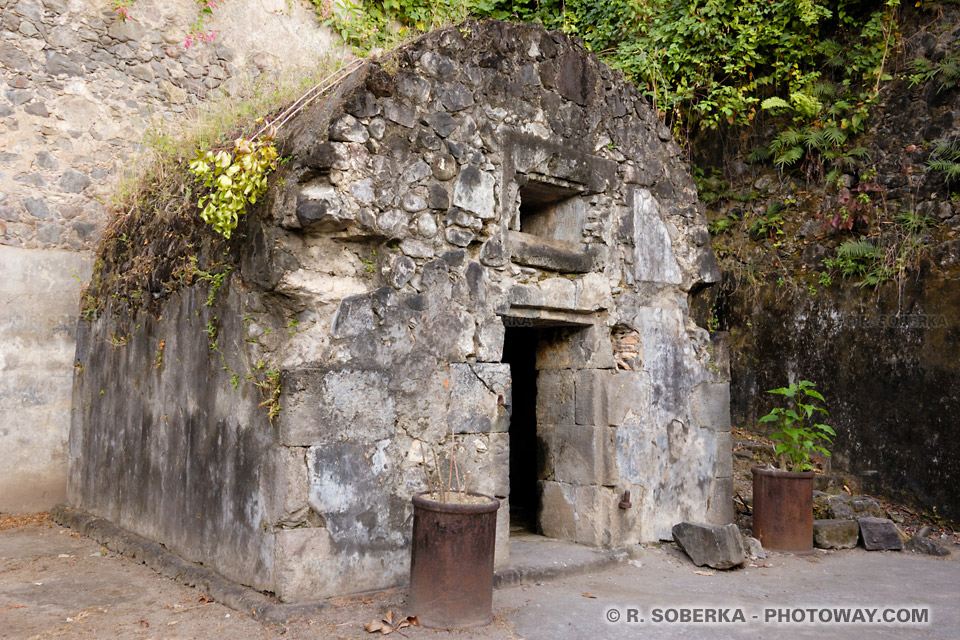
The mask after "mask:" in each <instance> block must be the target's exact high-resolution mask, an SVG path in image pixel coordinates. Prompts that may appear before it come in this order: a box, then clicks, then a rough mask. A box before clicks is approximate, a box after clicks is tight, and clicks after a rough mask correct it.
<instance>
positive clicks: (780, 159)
mask: <svg viewBox="0 0 960 640" xmlns="http://www.w3.org/2000/svg"><path fill="white" fill-rule="evenodd" d="M802 157H803V147H790V148H789V149H787V150H786V151H784V152H783V153H779V154H777V156H776V157H775V158H774V159H773V163H774V164H776V165H777V167H778V168H780V169H783V168H784V167H789V166H790V165H792V164H793V163H795V162H796V161H797V160H799V159H800V158H802Z"/></svg>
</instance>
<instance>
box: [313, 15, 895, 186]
mask: <svg viewBox="0 0 960 640" xmlns="http://www.w3.org/2000/svg"><path fill="white" fill-rule="evenodd" d="M313 2H314V4H316V5H317V6H318V12H319V13H320V15H321V16H322V17H323V18H324V20H325V21H326V23H327V24H330V25H331V26H333V27H334V28H336V29H337V30H338V31H339V32H340V34H341V35H342V36H343V38H344V40H345V41H347V42H348V43H350V44H352V45H354V47H355V48H357V49H358V50H359V51H361V52H368V51H370V50H372V49H373V48H375V47H380V46H385V45H388V44H389V43H391V42H394V41H396V39H397V38H398V37H401V36H403V35H409V32H411V31H416V30H425V29H429V28H432V27H435V26H439V25H440V24H444V23H449V22H451V21H455V20H458V19H460V18H462V17H463V16H465V15H468V14H469V15H471V16H475V17H480V18H483V17H492V18H498V19H502V20H516V21H524V22H540V23H542V24H543V25H544V26H545V27H547V28H548V29H561V30H563V31H564V32H566V33H569V34H571V35H575V36H578V37H580V38H582V39H583V41H584V43H585V44H586V46H587V48H589V49H590V50H592V51H594V52H596V53H598V54H599V55H601V56H602V57H603V58H604V59H605V61H606V62H607V63H608V64H610V65H611V66H613V67H615V68H618V69H621V70H622V71H623V72H624V73H625V74H626V75H627V76H628V77H629V78H630V79H631V80H633V82H634V83H635V84H636V85H637V86H638V87H639V88H640V89H641V91H642V92H643V93H644V94H645V95H646V96H648V97H649V98H650V99H651V101H652V102H653V105H654V107H655V108H656V109H657V110H658V111H659V112H660V114H661V116H662V117H663V118H664V120H665V121H666V122H667V123H668V124H669V125H671V127H672V128H673V129H674V131H675V132H676V133H679V134H681V138H686V139H689V138H690V137H691V136H693V135H695V134H696V133H697V132H698V131H702V130H712V129H717V128H719V127H722V126H751V125H753V124H755V123H756V122H757V121H759V120H763V119H764V118H774V119H775V120H776V121H778V122H780V123H781V126H780V127H779V130H778V131H776V132H775V134H774V136H773V138H772V139H771V140H770V141H769V142H768V143H767V144H766V145H762V146H760V147H759V148H758V149H757V151H756V152H755V153H754V155H753V159H754V160H756V161H760V160H770V161H771V162H773V163H774V164H776V165H777V166H778V167H780V168H788V167H791V166H795V165H797V164H798V163H801V162H802V163H804V164H806V165H808V166H807V170H808V172H813V173H816V174H817V175H821V173H820V172H821V171H822V165H823V161H824V160H826V161H833V160H835V159H837V158H840V157H841V156H843V153H844V152H843V147H844V145H845V144H846V143H847V141H848V139H849V138H850V137H851V136H852V135H854V134H856V133H858V132H859V131H861V130H862V129H863V127H864V123H865V121H866V119H867V116H868V112H869V108H870V106H871V105H872V103H873V101H874V100H875V99H876V96H877V92H878V91H879V88H880V84H881V82H882V81H884V80H886V79H888V78H889V75H888V74H887V73H886V71H885V66H886V63H887V61H888V60H889V58H890V54H891V52H892V50H893V49H894V48H895V47H896V46H897V45H898V29H897V9H898V7H899V4H900V2H899V0H885V1H881V0H874V1H873V2H860V1H856V0H841V1H840V2H823V1H820V0H746V1H741V2H734V1H733V0H681V1H676V0H647V1H645V2H639V1H637V0H602V1H601V0H537V1H533V0H349V1H348V2H346V3H344V5H343V8H342V9H339V8H336V7H333V6H332V4H331V3H330V2H329V0H313Z"/></svg>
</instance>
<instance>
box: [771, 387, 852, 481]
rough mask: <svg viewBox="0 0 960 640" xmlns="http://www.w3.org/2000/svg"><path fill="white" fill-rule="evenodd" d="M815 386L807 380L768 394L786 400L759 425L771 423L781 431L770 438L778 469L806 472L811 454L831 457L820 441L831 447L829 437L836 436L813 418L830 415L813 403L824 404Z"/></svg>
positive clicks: (834, 432)
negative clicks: (778, 463) (777, 461)
mask: <svg viewBox="0 0 960 640" xmlns="http://www.w3.org/2000/svg"><path fill="white" fill-rule="evenodd" d="M815 386H816V385H814V384H813V383H812V382H810V381H809V380H801V381H800V382H798V383H796V384H791V385H790V386H788V387H781V388H779V389H771V390H769V391H767V393H774V394H777V395H781V396H783V397H784V398H786V399H787V401H786V406H785V407H776V408H774V409H773V410H772V411H771V412H770V413H768V414H767V415H765V416H763V417H762V418H760V422H763V423H767V422H769V423H774V424H775V426H777V427H779V428H780V430H779V431H777V432H775V433H773V434H771V435H770V439H771V440H773V441H774V442H775V443H776V446H775V449H774V450H775V453H776V454H777V455H778V456H780V467H781V469H784V470H789V471H793V472H797V471H809V470H811V469H813V465H812V464H810V454H811V453H813V452H817V453H821V454H823V455H825V456H829V455H830V452H829V451H828V450H827V449H826V448H825V447H824V446H823V445H821V444H819V442H820V441H823V442H826V443H827V444H833V440H832V439H831V436H835V435H837V433H836V431H834V430H833V428H832V427H830V426H829V425H826V424H822V423H819V422H816V418H814V413H816V412H820V413H822V414H824V415H830V414H829V413H828V412H827V410H826V409H824V408H823V407H821V406H817V405H816V404H814V401H820V402H825V400H824V399H823V396H822V395H820V392H819V391H817V390H816V389H815V388H814V387H815Z"/></svg>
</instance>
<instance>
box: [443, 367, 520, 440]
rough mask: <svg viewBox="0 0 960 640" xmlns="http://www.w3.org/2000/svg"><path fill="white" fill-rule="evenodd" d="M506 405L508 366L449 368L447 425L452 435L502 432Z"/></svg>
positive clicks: (507, 423)
mask: <svg viewBox="0 0 960 640" xmlns="http://www.w3.org/2000/svg"><path fill="white" fill-rule="evenodd" d="M510 404H511V384H510V365H506V364H494V363H482V364H481V363H476V364H467V363H462V364H451V365H450V408H449V411H448V414H447V415H448V418H447V425H448V426H449V428H450V429H451V430H452V431H453V433H489V432H491V431H506V430H507V428H508V427H509V426H510V418H509V407H510Z"/></svg>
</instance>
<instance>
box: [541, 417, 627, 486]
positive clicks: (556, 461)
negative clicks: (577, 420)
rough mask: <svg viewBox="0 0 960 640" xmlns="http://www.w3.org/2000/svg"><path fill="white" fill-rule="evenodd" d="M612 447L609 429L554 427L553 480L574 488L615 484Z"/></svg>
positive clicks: (612, 442)
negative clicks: (574, 485)
mask: <svg viewBox="0 0 960 640" xmlns="http://www.w3.org/2000/svg"><path fill="white" fill-rule="evenodd" d="M614 446H615V445H614V440H613V430H612V429H611V428H610V427H603V426H601V427H593V426H580V425H558V426H557V427H555V428H554V429H553V442H552V452H553V468H554V476H555V478H556V479H557V480H559V481H560V482H569V483H572V484H577V485H614V484H616V482H617V473H616V463H615V460H614Z"/></svg>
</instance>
